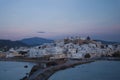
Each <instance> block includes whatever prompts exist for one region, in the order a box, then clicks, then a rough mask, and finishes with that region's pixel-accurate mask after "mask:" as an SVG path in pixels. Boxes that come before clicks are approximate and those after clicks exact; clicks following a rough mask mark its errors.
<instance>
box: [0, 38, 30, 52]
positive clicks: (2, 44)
mask: <svg viewBox="0 0 120 80" xmlns="http://www.w3.org/2000/svg"><path fill="white" fill-rule="evenodd" d="M16 47H28V45H26V44H24V43H22V42H20V41H11V40H3V39H2V40H0V50H2V51H4V50H5V51H7V50H9V49H10V48H16Z"/></svg>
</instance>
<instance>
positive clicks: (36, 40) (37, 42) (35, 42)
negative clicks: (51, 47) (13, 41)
mask: <svg viewBox="0 0 120 80" xmlns="http://www.w3.org/2000/svg"><path fill="white" fill-rule="evenodd" d="M20 42H22V43H24V44H27V45H29V46H37V45H41V44H43V43H51V42H53V40H49V39H45V38H39V37H33V38H26V39H22V40H20Z"/></svg>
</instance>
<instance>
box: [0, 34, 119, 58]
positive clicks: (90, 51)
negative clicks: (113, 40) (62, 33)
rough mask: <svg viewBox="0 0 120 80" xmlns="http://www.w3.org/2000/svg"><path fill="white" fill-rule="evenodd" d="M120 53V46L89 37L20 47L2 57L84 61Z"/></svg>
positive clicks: (1, 54)
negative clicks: (84, 59)
mask: <svg viewBox="0 0 120 80" xmlns="http://www.w3.org/2000/svg"><path fill="white" fill-rule="evenodd" d="M119 51H120V45H118V44H109V45H108V44H102V43H101V42H97V41H94V40H92V39H91V38H90V37H89V36H88V37H87V38H81V37H79V36H76V37H67V38H65V39H63V40H56V41H54V42H53V43H44V44H43V45H39V46H34V47H30V48H27V47H20V48H18V49H14V48H11V49H10V50H9V51H7V52H2V51H0V57H1V58H2V57H4V58H11V57H27V58H40V57H47V58H48V59H49V60H52V59H65V58H69V59H83V58H95V57H101V56H112V55H113V54H114V53H115V52H119Z"/></svg>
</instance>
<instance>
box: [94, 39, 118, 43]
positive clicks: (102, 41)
mask: <svg viewBox="0 0 120 80" xmlns="http://www.w3.org/2000/svg"><path fill="white" fill-rule="evenodd" d="M94 41H97V42H101V43H103V44H120V42H113V41H104V40H94Z"/></svg>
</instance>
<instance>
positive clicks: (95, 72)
mask: <svg viewBox="0 0 120 80" xmlns="http://www.w3.org/2000/svg"><path fill="white" fill-rule="evenodd" d="M49 80H120V61H96V62H93V63H89V64H83V65H79V66H76V67H75V68H69V69H66V70H61V71H58V72H56V73H55V74H53V75H52V76H51V77H50V79H49Z"/></svg>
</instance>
